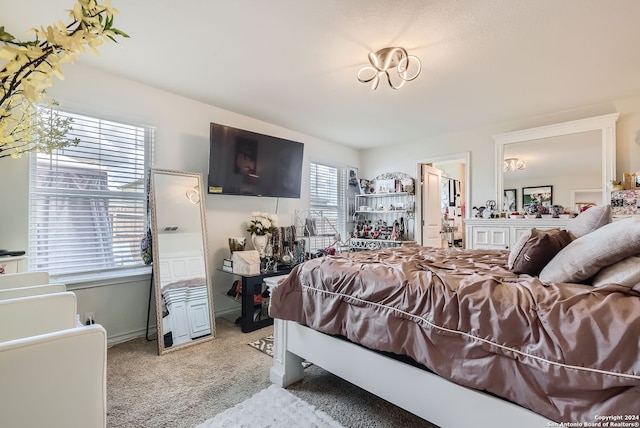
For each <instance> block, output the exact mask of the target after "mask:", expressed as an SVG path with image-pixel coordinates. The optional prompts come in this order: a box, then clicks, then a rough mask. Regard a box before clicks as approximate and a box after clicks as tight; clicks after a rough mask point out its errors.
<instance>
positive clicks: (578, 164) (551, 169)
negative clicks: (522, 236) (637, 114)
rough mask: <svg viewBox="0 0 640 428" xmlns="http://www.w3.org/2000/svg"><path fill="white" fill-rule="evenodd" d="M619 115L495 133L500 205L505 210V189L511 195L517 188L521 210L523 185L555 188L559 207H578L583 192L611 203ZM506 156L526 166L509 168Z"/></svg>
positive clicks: (518, 204) (555, 200)
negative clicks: (611, 182)
mask: <svg viewBox="0 0 640 428" xmlns="http://www.w3.org/2000/svg"><path fill="white" fill-rule="evenodd" d="M618 116H619V114H618V113H613V114H608V115H603V116H596V117H591V118H586V119H580V120H575V121H570V122H563V123H558V124H553V125H548V126H541V127H536V128H529V129H523V130H520V131H514V132H508V133H504V134H497V135H494V136H493V139H494V141H495V156H496V157H495V162H496V172H495V183H496V193H497V195H496V201H497V209H498V210H500V211H505V201H506V200H505V190H507V191H508V192H507V194H508V195H509V196H510V197H512V196H513V194H514V190H515V196H516V200H517V202H516V210H521V209H522V207H523V201H522V192H523V191H522V189H523V188H531V187H534V188H535V187H543V186H544V187H549V186H550V187H551V188H552V204H553V205H562V206H563V207H565V208H566V209H568V210H570V211H573V210H575V204H576V200H575V197H576V195H580V194H581V193H582V192H583V191H584V192H586V193H584V194H585V195H587V194H588V196H589V198H595V200H594V201H593V202H595V203H597V204H598V205H600V204H608V203H610V198H611V197H610V192H609V188H608V186H607V183H609V182H610V181H611V180H613V179H615V176H616V168H615V162H616V121H617V119H618ZM506 159H517V160H521V161H523V162H524V169H520V170H518V169H516V170H515V171H513V170H508V171H505V168H503V166H504V162H505V160H506ZM516 162H517V161H516ZM511 206H513V204H512V205H511Z"/></svg>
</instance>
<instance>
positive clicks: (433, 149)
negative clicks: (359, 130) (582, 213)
mask: <svg viewBox="0 0 640 428" xmlns="http://www.w3.org/2000/svg"><path fill="white" fill-rule="evenodd" d="M488 108H489V107H488ZM615 112H618V113H620V117H619V118H618V121H617V126H616V133H617V151H616V158H617V159H616V175H617V177H618V179H619V180H621V179H622V174H623V173H624V172H636V171H640V97H636V98H629V99H621V100H616V101H614V102H612V103H607V104H601V105H595V106H589V107H585V108H581V109H576V110H572V111H566V112H558V113H554V114H549V115H546V116H541V117H536V118H530V119H524V120H520V121H513V122H506V123H502V124H493V125H489V126H485V127H481V128H476V129H470V130H461V131H460V132H456V133H453V134H448V135H441V136H438V137H433V138H425V139H423V140H420V141H413V142H408V143H404V144H399V145H394V146H393V147H379V148H376V149H371V150H367V151H365V152H363V153H362V155H361V158H360V161H361V165H362V166H361V169H360V175H361V177H363V178H369V179H371V178H373V177H375V176H376V175H378V174H381V173H384V172H396V171H398V172H404V173H407V174H411V175H412V176H414V177H415V176H417V162H418V161H419V160H428V159H433V158H437V157H440V156H445V155H449V154H452V153H463V152H466V151H470V152H471V165H470V169H471V171H470V175H471V183H470V186H471V189H470V190H471V201H470V202H469V203H468V204H467V206H469V207H472V206H484V205H485V202H486V201H487V200H489V199H493V200H496V199H497V195H496V193H495V192H496V191H495V189H496V187H495V174H494V171H495V152H494V148H495V143H494V141H493V138H492V135H495V134H500V133H504V132H511V131H516V130H519V129H526V128H531V127H536V126H542V125H549V124H553V123H558V122H565V121H569V120H576V119H581V118H585V117H591V116H597V115H602V114H608V113H615ZM636 140H637V142H636ZM581 187H583V186H581ZM554 190H555V189H554Z"/></svg>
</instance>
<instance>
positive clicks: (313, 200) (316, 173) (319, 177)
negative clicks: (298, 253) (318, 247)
mask: <svg viewBox="0 0 640 428" xmlns="http://www.w3.org/2000/svg"><path fill="white" fill-rule="evenodd" d="M345 183H346V169H345V168H337V167H333V166H329V165H322V164H318V163H313V162H312V163H311V166H310V189H309V208H310V209H311V210H312V211H316V212H318V213H321V215H322V216H323V217H325V218H326V219H327V220H329V223H330V224H331V225H334V227H335V228H336V229H337V231H338V233H340V235H341V236H342V237H344V236H345V225H346V210H345V204H346V190H345V189H346V186H345ZM325 229H326V230H325ZM316 233H317V234H318V235H330V236H333V234H335V231H334V230H333V229H332V228H331V226H330V225H328V224H327V223H326V222H325V223H321V225H318V229H317V230H316Z"/></svg>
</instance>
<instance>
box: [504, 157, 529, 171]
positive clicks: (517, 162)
mask: <svg viewBox="0 0 640 428" xmlns="http://www.w3.org/2000/svg"><path fill="white" fill-rule="evenodd" d="M526 166H527V165H526V164H525V163H524V161H523V160H522V159H518V158H507V159H505V160H504V165H503V166H502V169H503V170H504V171H505V172H506V171H519V170H522V169H525V167H526Z"/></svg>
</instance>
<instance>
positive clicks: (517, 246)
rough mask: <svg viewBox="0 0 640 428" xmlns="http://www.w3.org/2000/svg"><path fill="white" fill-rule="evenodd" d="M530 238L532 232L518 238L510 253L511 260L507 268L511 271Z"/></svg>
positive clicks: (508, 261)
mask: <svg viewBox="0 0 640 428" xmlns="http://www.w3.org/2000/svg"><path fill="white" fill-rule="evenodd" d="M530 237H531V231H527V232H526V233H523V234H522V236H520V238H518V240H517V241H516V243H515V244H513V247H511V251H509V259H508V260H507V267H508V268H509V269H510V270H511V269H513V262H515V260H516V257H518V254H520V251H522V247H524V244H526V243H527V240H529V238H530Z"/></svg>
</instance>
